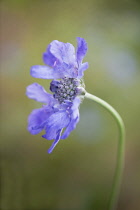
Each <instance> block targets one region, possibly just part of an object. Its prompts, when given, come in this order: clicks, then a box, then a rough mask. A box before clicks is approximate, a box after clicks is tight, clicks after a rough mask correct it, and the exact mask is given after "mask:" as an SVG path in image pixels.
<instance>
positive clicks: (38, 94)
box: [26, 37, 88, 153]
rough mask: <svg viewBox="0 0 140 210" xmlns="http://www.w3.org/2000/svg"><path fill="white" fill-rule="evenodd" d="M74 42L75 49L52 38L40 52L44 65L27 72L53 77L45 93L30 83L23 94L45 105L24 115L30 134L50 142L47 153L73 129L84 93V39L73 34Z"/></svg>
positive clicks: (33, 74) (37, 76)
mask: <svg viewBox="0 0 140 210" xmlns="http://www.w3.org/2000/svg"><path fill="white" fill-rule="evenodd" d="M77 42H78V46H77V51H76V53H75V49H74V47H73V45H72V44H70V43H63V42H59V41H57V40H54V41H52V42H51V43H50V44H49V46H48V48H47V51H46V52H45V53H44V54H43V61H44V63H45V64H47V65H48V66H47V65H45V66H41V65H37V66H32V67H31V75H32V76H33V77H36V78H43V79H53V80H52V82H51V83H50V90H51V92H52V93H53V94H50V93H47V92H46V91H45V90H44V88H43V87H42V86H41V85H39V84H37V83H33V84H31V85H29V86H28V87H27V91H26V95H27V96H28V97H29V98H31V99H34V100H37V101H39V102H41V103H44V104H45V105H43V106H42V108H40V109H35V110H33V111H32V112H31V114H30V115H29V118H28V130H29V132H30V133H31V134H38V133H40V132H41V131H42V130H45V131H46V133H45V134H44V135H43V136H42V137H43V138H46V139H48V140H52V139H54V142H53V144H52V146H51V147H50V149H49V150H48V153H51V152H52V150H53V149H54V147H55V146H56V144H57V143H58V142H59V140H60V139H65V138H67V137H68V136H69V134H70V132H71V131H72V130H73V129H75V127H76V124H77V123H78V121H79V109H78V108H79V105H80V102H81V98H82V96H83V95H84V94H85V90H84V84H83V81H82V79H81V78H82V76H83V72H84V71H85V70H86V69H87V68H88V63H82V60H83V58H84V56H85V54H86V51H87V44H86V42H85V40H84V39H82V38H80V37H78V38H77Z"/></svg>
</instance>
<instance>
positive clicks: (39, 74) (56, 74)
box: [30, 65, 64, 79]
mask: <svg viewBox="0 0 140 210" xmlns="http://www.w3.org/2000/svg"><path fill="white" fill-rule="evenodd" d="M30 74H31V76H32V77H35V78H41V79H60V78H62V77H63V74H64V73H63V72H62V71H61V70H60V71H58V70H54V69H52V68H50V67H48V66H41V65H37V66H32V67H31V69H30Z"/></svg>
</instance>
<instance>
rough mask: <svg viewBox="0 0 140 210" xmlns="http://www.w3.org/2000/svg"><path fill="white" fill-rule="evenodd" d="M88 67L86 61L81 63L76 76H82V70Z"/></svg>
mask: <svg viewBox="0 0 140 210" xmlns="http://www.w3.org/2000/svg"><path fill="white" fill-rule="evenodd" d="M88 67H89V65H88V62H86V63H83V64H81V65H80V67H79V69H78V77H77V78H82V77H83V76H84V71H85V70H86V69H88Z"/></svg>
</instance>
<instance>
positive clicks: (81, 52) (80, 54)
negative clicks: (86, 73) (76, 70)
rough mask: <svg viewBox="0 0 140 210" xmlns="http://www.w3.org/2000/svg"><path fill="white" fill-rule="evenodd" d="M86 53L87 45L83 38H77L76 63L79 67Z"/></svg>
mask: <svg viewBox="0 0 140 210" xmlns="http://www.w3.org/2000/svg"><path fill="white" fill-rule="evenodd" d="M86 52H87V43H86V41H85V40H84V39H83V38H80V37H77V62H78V64H79V65H80V64H81V63H82V60H83V58H84V56H85V55H86Z"/></svg>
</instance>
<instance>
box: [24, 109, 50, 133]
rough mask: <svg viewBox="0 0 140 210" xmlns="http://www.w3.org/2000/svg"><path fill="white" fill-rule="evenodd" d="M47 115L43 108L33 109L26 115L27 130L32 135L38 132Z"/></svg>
mask: <svg viewBox="0 0 140 210" xmlns="http://www.w3.org/2000/svg"><path fill="white" fill-rule="evenodd" d="M49 115H50V113H49V112H46V110H45V109H44V108H40V109H34V110H33V111H32V112H31V114H30V115H29V117H28V131H29V132H30V133H31V134H33V135H35V134H38V133H40V132H41V131H42V130H43V129H44V122H45V121H46V119H47V118H48V117H49ZM41 125H42V126H41Z"/></svg>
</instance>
